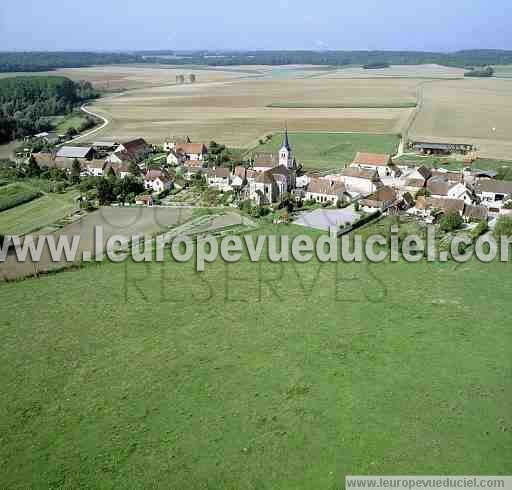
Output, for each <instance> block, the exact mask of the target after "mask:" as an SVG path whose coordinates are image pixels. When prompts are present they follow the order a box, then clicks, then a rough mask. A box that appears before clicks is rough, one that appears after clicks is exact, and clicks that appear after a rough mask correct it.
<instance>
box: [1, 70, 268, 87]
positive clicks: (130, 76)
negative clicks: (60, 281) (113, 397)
mask: <svg viewBox="0 0 512 490" xmlns="http://www.w3.org/2000/svg"><path fill="white" fill-rule="evenodd" d="M190 74H193V75H195V76H196V78H197V82H198V83H202V82H215V81H220V80H233V79H235V78H240V77H247V76H250V75H256V74H259V71H258V70H250V69H248V70H236V69H231V70H223V69H220V68H219V69H213V68H212V69H210V68H204V69H202V68H200V67H199V68H198V67H193V68H189V67H187V66H183V67H173V66H169V65H148V66H146V65H107V66H93V67H90V68H61V69H58V70H53V71H48V72H40V73H36V75H41V76H52V75H54V76H65V77H68V78H71V80H87V81H89V82H91V83H92V84H94V86H95V88H97V89H98V90H106V91H122V90H132V89H138V88H147V87H157V86H161V85H174V84H175V83H176V75H184V76H185V77H188V75H190ZM30 75H34V73H31V72H26V73H1V74H0V77H2V78H5V77H12V76H30Z"/></svg>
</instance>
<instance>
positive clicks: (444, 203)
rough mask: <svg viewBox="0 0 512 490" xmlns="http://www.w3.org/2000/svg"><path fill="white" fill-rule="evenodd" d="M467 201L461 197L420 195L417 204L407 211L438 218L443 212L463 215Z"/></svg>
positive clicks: (416, 214)
mask: <svg viewBox="0 0 512 490" xmlns="http://www.w3.org/2000/svg"><path fill="white" fill-rule="evenodd" d="M465 206H466V203H465V202H464V201H462V200H460V199H448V198H436V197H418V198H417V199H416V205H415V206H414V207H413V208H411V209H409V210H408V211H407V212H408V213H410V214H413V215H415V216H421V217H423V218H432V219H434V218H436V217H438V216H439V215H441V214H445V213H449V212H456V213H458V214H460V215H461V216H462V215H463V213H464V207H465Z"/></svg>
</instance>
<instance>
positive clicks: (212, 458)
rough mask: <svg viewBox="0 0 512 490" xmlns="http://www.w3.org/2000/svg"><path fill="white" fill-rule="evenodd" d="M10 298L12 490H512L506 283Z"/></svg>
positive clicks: (292, 266) (442, 277)
mask: <svg viewBox="0 0 512 490" xmlns="http://www.w3.org/2000/svg"><path fill="white" fill-rule="evenodd" d="M283 230H284V231H286V232H289V233H291V234H294V233H301V234H303V233H306V231H305V230H304V229H303V228H300V229H299V228H295V227H293V226H290V227H289V228H279V229H277V230H275V229H273V228H271V227H269V228H266V229H265V230H263V231H264V232H266V233H276V232H277V233H279V232H280V231H281V232H282V231H283ZM313 235H314V236H317V235H316V234H313ZM0 293H1V295H2V302H1V304H0V317H1V318H2V322H0V332H1V337H2V349H1V351H0V361H1V362H0V376H1V379H2V397H1V402H0V420H1V421H2V431H1V433H2V444H1V445H0V464H1V474H2V477H1V480H2V486H3V487H5V488H9V489H26V488H104V489H114V488H115V489H120V488H127V489H128V488H129V489H134V488H150V487H151V488H176V489H180V490H187V489H191V490H198V489H223V490H230V489H233V490H235V489H237V490H238V489H241V488H243V489H248V490H250V489H253V490H256V489H260V490H261V489H277V488H278V489H282V490H285V489H293V490H302V489H304V490H310V489H312V488H315V489H317V488H318V489H333V490H334V489H340V488H343V485H342V482H343V478H344V476H345V475H346V474H374V475H375V474H408V475H410V474H451V475H457V474H491V475H496V474H510V470H511V461H512V444H511V437H512V435H511V434H512V419H511V416H510V405H511V402H512V398H511V391H510V387H511V383H512V357H511V356H510V350H511V347H512V332H511V330H510V321H511V318H512V317H511V313H510V296H511V294H512V283H511V281H510V266H509V265H505V266H504V265H503V264H480V263H476V262H471V263H468V264H465V265H463V266H460V267H453V265H451V264H436V263H434V264H427V263H424V262H421V263H418V264H407V263H402V262H400V263H398V264H393V265H391V264H376V265H371V266H369V265H368V264H361V265H355V264H353V265H348V264H341V263H340V264H337V265H336V264H332V263H327V264H320V263H317V262H315V261H313V262H310V263H306V264H298V263H288V264H284V265H280V264H271V263H269V262H266V261H265V262H261V263H259V264H256V263H250V262H249V261H248V260H246V259H244V260H243V261H242V262H240V263H237V264H226V263H224V262H222V261H217V262H215V263H213V264H210V265H208V266H207V269H206V271H205V273H203V274H198V273H196V272H194V270H193V265H192V264H177V263H174V262H172V261H170V260H169V261H167V262H165V263H163V264H156V263H155V264H149V265H148V264H146V265H145V264H134V263H129V262H127V263H125V264H108V263H106V264H104V265H91V266H87V267H85V268H84V269H83V270H81V271H79V272H68V273H60V274H56V275H51V276H48V277H43V278H41V279H37V280H27V281H23V282H20V283H8V284H1V285H0Z"/></svg>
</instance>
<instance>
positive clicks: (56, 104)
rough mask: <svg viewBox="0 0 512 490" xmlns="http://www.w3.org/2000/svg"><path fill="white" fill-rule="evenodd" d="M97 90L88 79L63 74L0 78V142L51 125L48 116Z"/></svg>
mask: <svg viewBox="0 0 512 490" xmlns="http://www.w3.org/2000/svg"><path fill="white" fill-rule="evenodd" d="M97 96H98V93H97V92H96V91H95V90H94V88H93V86H92V85H91V83H90V82H84V81H81V82H73V81H72V80H70V79H69V78H66V77H53V76H52V77H42V76H41V77H39V76H36V77H23V76H22V77H12V78H4V79H1V80H0V143H4V142H8V141H11V140H13V139H16V138H22V137H24V136H29V135H33V134H35V133H38V132H41V131H48V130H50V129H52V127H53V124H52V122H51V120H50V119H49V117H50V116H58V115H66V114H69V113H71V112H72V111H73V109H74V108H75V107H77V106H79V105H80V104H82V103H83V102H84V101H86V100H89V99H92V98H95V97H97Z"/></svg>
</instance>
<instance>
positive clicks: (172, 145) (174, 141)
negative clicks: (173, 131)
mask: <svg viewBox="0 0 512 490" xmlns="http://www.w3.org/2000/svg"><path fill="white" fill-rule="evenodd" d="M187 143H192V141H190V138H189V137H188V136H186V137H184V138H181V137H178V136H171V137H170V138H168V139H166V140H165V141H164V145H163V148H164V151H166V152H170V151H171V150H176V146H178V145H184V144H187Z"/></svg>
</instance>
